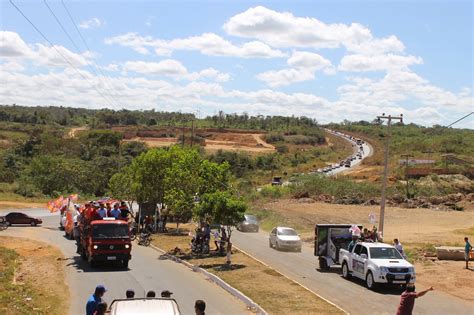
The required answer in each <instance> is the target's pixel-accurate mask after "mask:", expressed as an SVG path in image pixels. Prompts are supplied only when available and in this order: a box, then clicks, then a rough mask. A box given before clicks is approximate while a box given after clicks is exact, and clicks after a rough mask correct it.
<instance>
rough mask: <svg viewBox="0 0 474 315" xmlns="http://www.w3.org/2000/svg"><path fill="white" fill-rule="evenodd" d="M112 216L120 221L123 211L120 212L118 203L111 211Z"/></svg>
mask: <svg viewBox="0 0 474 315" xmlns="http://www.w3.org/2000/svg"><path fill="white" fill-rule="evenodd" d="M110 215H111V216H113V217H114V218H115V219H116V220H118V219H120V216H121V215H122V211H120V209H119V204H118V203H116V204H114V208H113V209H112V210H110Z"/></svg>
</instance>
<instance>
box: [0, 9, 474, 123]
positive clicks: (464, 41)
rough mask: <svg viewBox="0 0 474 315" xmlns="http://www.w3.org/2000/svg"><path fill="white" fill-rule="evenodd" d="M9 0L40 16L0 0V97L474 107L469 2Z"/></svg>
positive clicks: (334, 114) (432, 118) (366, 112)
mask: <svg viewBox="0 0 474 315" xmlns="http://www.w3.org/2000/svg"><path fill="white" fill-rule="evenodd" d="M12 2H13V4H14V5H16V6H17V7H18V8H19V10H21V12H22V13H23V14H24V15H25V16H26V18H28V19H29V20H30V21H31V22H32V23H33V25H34V26H33V25H32V24H30V23H29V22H28V20H27V19H26V18H25V17H23V16H22V14H21V13H20V12H19V11H18V10H17V9H16V8H15V7H14V5H13V4H12V3H11V2H10V1H7V0H0V4H1V6H0V11H1V12H0V13H1V21H0V104H19V105H20V104H21V105H27V106H35V105H42V106H43V105H44V106H49V105H54V106H70V107H85V108H92V109H99V108H112V109H116V110H120V109H123V108H125V109H130V110H132V109H140V110H144V109H155V110H156V111H180V112H187V113H195V114H196V115H199V116H200V117H204V116H205V115H213V114H215V113H217V112H218V111H221V110H222V111H224V112H225V113H244V112H245V113H248V114H250V115H284V116H290V115H294V116H309V117H312V118H315V119H316V120H317V121H319V122H321V123H329V122H341V121H343V120H350V121H356V120H367V121H372V120H373V119H374V118H376V116H377V115H381V114H382V113H385V114H387V115H388V114H391V115H399V114H403V115H404V119H405V123H416V124H421V125H425V126H431V125H434V124H440V125H448V124H450V123H452V122H454V121H455V120H457V119H458V118H460V117H462V116H464V115H466V114H469V113H470V112H472V111H473V108H474V98H473V94H472V90H473V86H474V84H473V47H472V45H473V2H472V1H467V0H466V1H329V0H328V1H263V2H253V1H217V0H216V1H123V0H122V1H105V0H104V1H71V0H61V1H57V0H55V1H53V0H46V1H45V0H43V1H40V0H37V1H20V0H12ZM35 28H36V29H35ZM38 31H39V32H41V34H42V35H41V34H40V33H39V32H38ZM454 127H466V128H473V127H474V120H473V116H471V117H470V118H469V119H465V120H463V121H461V122H460V123H458V124H456V125H455V126H454Z"/></svg>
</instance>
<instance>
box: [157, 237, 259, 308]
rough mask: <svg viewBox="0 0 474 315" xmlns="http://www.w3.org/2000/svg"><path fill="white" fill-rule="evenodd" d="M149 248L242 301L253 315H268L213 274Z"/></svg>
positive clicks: (160, 250)
mask: <svg viewBox="0 0 474 315" xmlns="http://www.w3.org/2000/svg"><path fill="white" fill-rule="evenodd" d="M150 247H151V248H153V249H154V250H156V251H158V252H160V253H161V254H162V255H163V256H165V257H166V258H167V259H170V260H172V261H174V262H177V263H180V264H183V265H185V266H186V267H188V268H189V269H191V270H192V271H194V272H200V273H202V274H203V275H204V276H205V277H206V278H207V279H208V280H210V281H212V282H213V283H215V284H217V285H218V286H220V287H221V288H223V289H224V290H226V291H227V292H229V293H230V294H231V295H232V296H234V297H236V298H237V299H239V300H240V301H242V302H243V303H244V304H245V305H247V308H248V309H249V310H251V311H252V312H254V313H255V314H259V315H268V313H267V312H266V311H265V310H264V309H263V308H262V307H261V306H260V305H258V304H257V303H255V302H254V301H253V300H252V299H251V298H249V297H248V296H246V295H245V294H243V293H242V292H240V291H239V290H237V289H236V288H234V287H232V286H231V285H229V284H228V283H227V282H225V281H224V280H222V279H221V278H219V277H218V276H216V275H215V274H212V273H210V272H208V271H207V270H204V269H202V268H200V267H199V266H197V265H193V264H191V263H189V262H187V261H185V260H182V259H181V258H179V257H176V256H173V255H170V254H168V253H167V252H165V251H164V250H162V249H161V248H159V247H156V246H155V245H153V244H150Z"/></svg>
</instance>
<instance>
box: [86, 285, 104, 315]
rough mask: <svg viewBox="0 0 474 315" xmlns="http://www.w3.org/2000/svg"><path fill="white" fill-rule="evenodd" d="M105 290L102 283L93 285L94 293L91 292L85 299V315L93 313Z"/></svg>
mask: <svg viewBox="0 0 474 315" xmlns="http://www.w3.org/2000/svg"><path fill="white" fill-rule="evenodd" d="M105 292H107V290H106V289H105V287H104V286H103V285H98V286H97V287H95V291H94V294H92V295H91V296H90V297H89V299H88V300H87V304H86V315H93V314H94V312H95V311H96V310H97V305H99V303H101V302H102V297H103V296H104V293H105Z"/></svg>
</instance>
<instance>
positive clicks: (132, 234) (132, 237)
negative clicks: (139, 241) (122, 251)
mask: <svg viewBox="0 0 474 315" xmlns="http://www.w3.org/2000/svg"><path fill="white" fill-rule="evenodd" d="M137 232H138V230H137V224H136V223H135V222H132V224H131V225H130V240H132V241H134V240H135V239H136V238H137Z"/></svg>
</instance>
